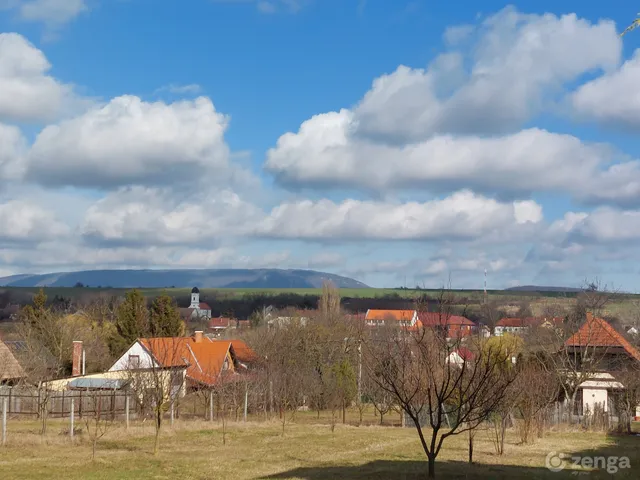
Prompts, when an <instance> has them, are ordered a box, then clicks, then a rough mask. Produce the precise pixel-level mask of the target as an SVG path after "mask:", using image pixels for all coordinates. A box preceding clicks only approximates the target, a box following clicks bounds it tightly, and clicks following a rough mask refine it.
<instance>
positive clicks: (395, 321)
mask: <svg viewBox="0 0 640 480" xmlns="http://www.w3.org/2000/svg"><path fill="white" fill-rule="evenodd" d="M364 320H365V324H366V325H367V326H370V327H378V326H382V325H398V326H403V327H415V326H416V325H417V323H418V312H417V311H416V310H376V309H369V310H367V313H366V314H365V316H364Z"/></svg>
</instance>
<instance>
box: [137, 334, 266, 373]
mask: <svg viewBox="0 0 640 480" xmlns="http://www.w3.org/2000/svg"><path fill="white" fill-rule="evenodd" d="M139 341H140V343H141V344H142V345H143V346H144V347H145V348H146V349H147V350H148V351H149V353H151V354H152V355H153V356H154V358H155V359H156V361H157V362H158V363H159V364H160V365H161V366H162V367H166V368H169V367H186V368H187V378H189V379H191V380H193V381H196V382H199V383H205V384H208V385H211V384H213V383H215V382H216V381H217V379H218V378H219V376H220V372H221V369H222V366H223V364H224V359H225V358H226V356H227V353H228V352H229V349H230V348H231V349H232V350H233V353H234V354H235V357H236V358H237V359H238V360H239V361H241V362H249V361H251V360H253V359H256V358H257V356H256V354H255V353H254V351H253V350H252V349H251V348H250V347H249V346H248V345H247V344H246V343H245V342H243V341H242V340H211V339H210V338H207V337H204V338H202V340H201V341H200V342H197V341H196V340H195V338H194V337H162V338H141V339H140V340H139ZM232 370H233V367H232V368H231V369H230V371H232Z"/></svg>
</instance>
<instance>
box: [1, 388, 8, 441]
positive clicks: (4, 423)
mask: <svg viewBox="0 0 640 480" xmlns="http://www.w3.org/2000/svg"><path fill="white" fill-rule="evenodd" d="M6 444H7V397H2V445H6Z"/></svg>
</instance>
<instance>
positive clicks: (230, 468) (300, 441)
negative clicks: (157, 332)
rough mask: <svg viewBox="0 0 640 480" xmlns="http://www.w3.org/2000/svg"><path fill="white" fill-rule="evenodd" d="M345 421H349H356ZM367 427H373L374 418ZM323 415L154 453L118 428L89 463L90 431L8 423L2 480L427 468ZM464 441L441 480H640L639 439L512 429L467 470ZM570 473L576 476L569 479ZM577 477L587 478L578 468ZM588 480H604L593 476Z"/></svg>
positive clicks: (196, 436)
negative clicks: (582, 465)
mask: <svg viewBox="0 0 640 480" xmlns="http://www.w3.org/2000/svg"><path fill="white" fill-rule="evenodd" d="M355 418H356V417H355V414H353V413H352V414H351V420H355ZM369 420H372V418H370V419H369ZM318 422H326V416H325V417H324V418H321V419H320V420H317V418H316V417H315V414H313V413H304V414H301V413H300V414H297V415H296V419H295V422H292V423H289V424H287V425H286V427H285V433H284V436H283V435H282V426H281V424H280V423H279V422H277V421H270V422H265V421H263V422H259V421H250V422H247V423H242V422H238V423H229V425H228V426H227V431H228V433H227V442H226V445H223V444H222V428H221V425H220V424H219V423H218V422H206V421H203V420H191V421H189V420H184V419H181V420H180V421H176V424H175V425H174V427H173V428H171V427H170V426H169V425H168V424H167V427H166V429H165V431H164V433H163V435H162V441H161V450H160V453H159V454H158V455H157V456H154V455H153V454H152V451H153V427H152V426H151V425H150V424H146V425H140V424H137V425H132V427H131V428H130V429H129V431H126V430H125V429H124V426H122V425H118V426H117V427H113V428H112V429H111V430H109V431H108V433H107V435H106V436H105V437H104V438H103V439H101V440H100V443H99V444H98V452H97V458H96V460H95V461H94V462H93V461H92V460H91V447H90V442H89V441H88V439H87V438H86V434H79V435H77V436H76V439H75V442H74V443H73V444H72V443H71V442H70V440H69V438H68V437H66V436H65V435H64V434H63V433H62V432H63V430H64V429H65V428H66V427H67V423H66V422H62V421H60V420H51V421H50V425H49V432H48V434H47V436H46V438H44V439H43V438H41V437H40V436H39V435H38V434H37V424H36V423H35V422H28V421H16V420H14V421H12V422H11V423H10V424H9V442H8V445H7V446H5V447H0V478H2V479H33V478H60V479H62V478H64V479H147V478H148V479H152V478H153V479H174V478H175V479H178V478H179V479H218V478H220V479H222V478H224V479H261V478H262V479H267V478H272V479H294V478H297V479H309V480H316V479H317V480H320V479H332V478H335V479H338V478H339V479H350V478H354V479H388V478H402V479H414V478H415V479H417V478H421V477H422V476H423V475H424V472H425V471H426V466H427V465H426V457H425V456H424V454H423V453H422V449H421V447H420V443H419V441H418V437H417V434H416V432H415V430H414V429H413V428H400V427H389V426H382V427H381V426H378V425H368V426H361V427H358V426H355V425H344V426H343V425H337V426H336V429H335V431H334V432H333V433H332V432H331V428H330V427H329V426H328V425H327V424H326V423H318ZM466 442H467V437H466V435H461V436H457V437H452V438H450V439H449V440H447V442H446V443H445V446H444V448H443V450H442V452H441V454H440V456H439V458H438V462H437V465H436V469H437V476H438V477H439V478H531V477H533V478H546V479H561V478H574V475H575V474H576V473H577V472H575V471H573V472H572V471H571V470H569V467H567V469H565V470H564V471H562V472H559V473H554V472H551V471H549V470H548V469H547V468H545V457H546V455H547V454H548V453H549V452H551V451H554V450H555V451H562V452H566V453H572V454H577V453H580V454H581V455H583V456H585V455H617V456H625V455H626V456H628V457H629V458H630V463H631V468H630V469H624V470H619V471H618V472H617V474H616V475H615V478H620V479H631V478H633V479H636V478H640V469H639V468H638V467H640V449H639V448H638V447H640V437H613V436H606V435H604V434H600V433H586V432H568V431H564V432H560V431H558V432H550V433H549V434H548V435H546V437H545V438H543V439H539V440H538V441H537V442H536V443H535V444H534V445H526V446H523V445H518V444H517V438H516V435H515V432H509V435H508V438H507V446H506V453H505V455H504V456H502V457H499V456H496V455H495V454H494V452H493V445H492V444H491V442H490V441H489V440H488V435H487V433H486V432H484V431H483V432H479V433H478V434H477V435H476V441H475V453H474V457H475V459H476V463H475V464H474V465H469V464H468V463H467V462H466V459H467V445H466ZM571 473H573V475H571ZM581 473H582V474H585V473H587V472H585V471H583V472H581ZM589 477H590V478H605V477H609V475H608V474H607V473H606V472H600V471H593V472H590V473H589Z"/></svg>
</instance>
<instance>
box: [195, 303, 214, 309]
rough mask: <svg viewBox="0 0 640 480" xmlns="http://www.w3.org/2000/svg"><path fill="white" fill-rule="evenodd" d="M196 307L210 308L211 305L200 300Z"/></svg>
mask: <svg viewBox="0 0 640 480" xmlns="http://www.w3.org/2000/svg"><path fill="white" fill-rule="evenodd" d="M198 308H200V310H211V307H210V306H209V304H208V303H204V302H200V303H199V304H198Z"/></svg>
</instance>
